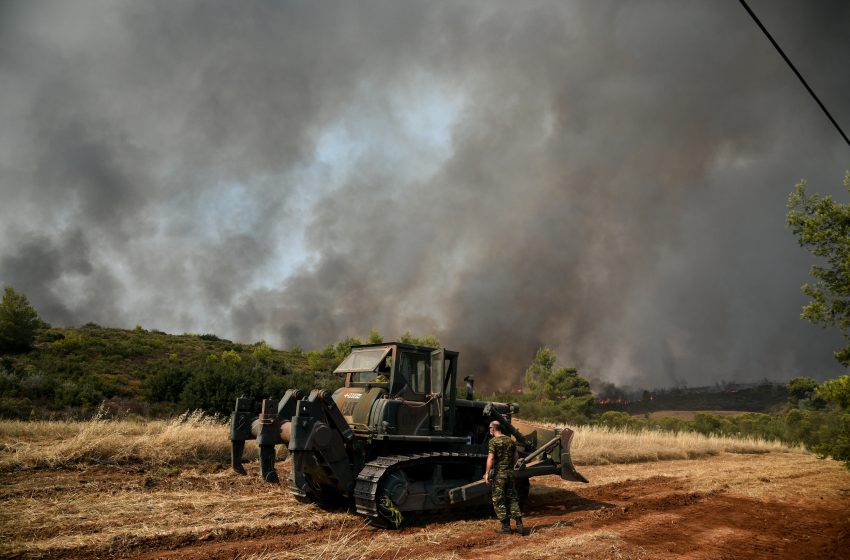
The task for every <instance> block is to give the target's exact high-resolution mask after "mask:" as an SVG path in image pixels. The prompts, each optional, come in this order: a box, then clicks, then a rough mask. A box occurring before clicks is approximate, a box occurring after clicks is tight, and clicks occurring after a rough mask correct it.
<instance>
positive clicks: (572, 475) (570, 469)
mask: <svg viewBox="0 0 850 560" xmlns="http://www.w3.org/2000/svg"><path fill="white" fill-rule="evenodd" d="M573 435H574V433H573V431H572V430H571V429H569V428H564V429H563V430H562V431H561V478H563V479H564V480H570V481H572V482H585V483H587V482H590V481H589V480H587V479H586V478H585V477H584V476H583V475H582V474H581V473H579V472H578V471H577V470H576V467H575V465H573V459H572V457H571V456H570V445H571V444H572V442H573Z"/></svg>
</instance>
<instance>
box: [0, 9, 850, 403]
mask: <svg viewBox="0 0 850 560" xmlns="http://www.w3.org/2000/svg"><path fill="white" fill-rule="evenodd" d="M751 5H752V6H753V8H754V9H755V10H756V12H757V13H759V14H760V15H761V17H762V19H763V21H764V23H765V24H766V25H767V26H768V28H769V29H771V30H772V32H773V33H774V36H775V37H776V38H777V40H778V41H779V42H780V44H782V45H783V47H784V48H785V50H786V52H787V53H788V54H789V56H791V58H792V60H794V61H795V63H796V64H797V66H798V68H799V69H800V70H801V72H803V74H804V75H805V76H807V77H808V79H809V81H810V83H811V85H812V87H813V88H814V89H815V91H817V92H818V93H819V95H820V96H821V98H822V99H823V101H824V102H825V103H826V105H827V106H828V107H829V108H830V110H831V111H832V112H833V115H834V116H835V117H836V119H837V120H838V121H839V122H840V123H842V124H843V126H844V128H845V129H848V128H850V97H848V96H847V92H848V91H850V87H849V86H850V70H848V68H850V67H848V65H847V64H846V60H847V57H848V55H850V35H848V34H847V33H846V30H847V29H848V28H850V5H848V4H847V3H846V2H826V1H822V2H807V3H800V2H790V1H787V2H781V3H780V2H766V1H760V2H755V1H753V2H752V3H751ZM0 123H2V127H0V196H2V206H0V220H2V221H0V235H2V237H0V282H2V283H3V284H11V285H13V286H15V287H16V288H17V289H19V290H21V291H23V292H25V293H26V294H27V295H28V296H29V297H30V299H31V301H32V302H33V303H34V305H35V306H36V307H37V309H38V310H39V311H40V313H41V315H42V316H43V318H44V319H45V320H47V321H50V322H53V323H56V324H63V325H74V324H81V323H85V322H87V321H96V322H99V323H102V324H104V325H115V326H124V327H132V326H133V325H135V324H142V325H144V326H145V327H148V328H158V329H162V330H166V331H169V332H178V333H179V332H184V331H192V332H215V333H217V334H219V335H221V336H226V337H228V338H232V339H234V340H241V341H245V342H252V341H256V340H259V339H266V340H268V341H269V342H270V343H271V344H273V345H276V346H279V347H284V348H287V347H291V346H293V345H296V344H297V345H300V346H302V347H305V348H313V347H320V346H323V345H325V344H327V343H329V342H333V341H335V340H338V339H339V338H341V337H344V336H347V335H359V336H364V335H365V334H366V333H368V332H369V330H370V329H371V328H373V327H374V328H377V329H378V330H379V331H380V332H381V333H383V334H384V335H385V336H386V337H387V338H393V337H395V336H397V335H399V334H401V333H402V332H404V331H407V330H409V331H411V332H413V333H414V334H422V335H424V334H429V333H430V334H435V335H437V336H438V337H439V338H440V340H441V341H443V343H444V344H445V345H446V346H448V347H450V348H452V349H457V350H459V351H461V353H462V356H461V360H462V364H461V365H462V367H463V369H464V372H465V373H473V374H476V376H477V378H478V379H479V380H480V381H479V382H480V383H481V385H482V386H483V388H485V389H486V388H487V387H490V388H495V387H507V386H510V385H513V384H516V383H517V382H518V380H519V378H520V376H521V373H522V371H523V370H524V369H525V367H526V366H527V364H528V363H529V361H530V359H531V357H532V356H533V354H534V351H535V350H536V348H537V347H539V346H540V345H543V344H548V345H550V346H551V347H553V349H554V350H555V351H556V353H557V354H558V355H559V356H560V358H561V361H562V364H564V365H575V366H577V367H579V368H580V370H581V371H582V372H583V373H585V374H587V375H590V376H594V377H597V378H601V379H605V380H608V381H613V382H617V383H632V384H638V385H645V386H665V385H670V384H683V383H687V384H690V385H701V384H709V383H713V382H715V381H718V380H720V379H724V380H727V381H732V380H739V381H747V380H756V379H761V378H765V377H767V378H772V379H787V378H788V377H790V376H792V375H799V374H805V375H812V376H815V377H819V378H823V377H827V376H832V375H834V374H835V373H836V372H837V370H838V369H839V366H838V365H837V363H836V362H835V361H834V360H833V358H832V356H831V352H832V350H834V349H835V348H838V347H839V346H840V344H841V339H840V337H839V336H838V335H836V334H835V333H833V332H832V331H828V330H822V329H820V328H817V327H813V326H811V325H808V324H806V323H803V322H802V321H800V319H799V308H800V306H801V305H802V303H804V301H805V298H804V297H803V295H802V294H801V293H800V291H799V286H800V284H802V283H803V282H804V281H805V280H806V274H807V271H808V266H809V265H810V264H811V258H810V257H809V256H808V255H807V254H806V253H805V251H803V250H802V249H800V248H799V247H797V244H796V241H795V239H794V238H793V236H792V235H791V234H790V232H789V231H788V230H787V229H786V228H785V225H784V215H785V202H786V197H787V194H788V192H790V191H791V189H792V188H793V186H794V184H795V183H796V182H797V181H798V180H799V179H800V178H803V177H805V178H807V179H808V180H809V182H810V185H811V188H812V190H816V191H820V192H827V193H832V194H837V195H838V196H840V197H844V196H845V195H844V194H843V193H841V191H840V187H841V177H842V176H843V173H844V170H845V169H846V168H847V167H850V163H848V162H850V151H848V148H847V146H846V145H844V144H842V141H841V138H840V137H839V136H838V134H837V133H836V132H835V130H834V129H833V128H832V127H831V125H830V124H829V122H828V121H827V120H826V118H825V117H824V115H823V114H822V113H821V112H820V109H819V108H818V107H817V106H816V105H815V104H814V102H813V101H812V100H811V99H810V97H809V96H808V94H807V93H806V92H805V90H804V89H803V88H802V86H801V85H800V84H799V82H798V81H797V79H796V78H795V77H794V75H793V74H792V73H791V72H790V70H789V69H788V68H787V67H786V66H785V64H784V62H782V60H781V59H780V58H779V55H778V54H777V53H776V52H775V51H774V50H773V48H772V47H771V46H770V44H769V43H768V42H767V40H766V39H765V38H764V36H763V35H761V32H760V31H759V30H758V29H757V28H756V27H755V25H754V23H753V22H752V21H751V20H750V19H749V16H748V15H747V14H746V12H744V11H743V9H742V8H741V7H740V6H739V5H738V4H737V3H735V2H732V1H729V2H722V3H721V2H696V1H693V2H682V1H676V2H673V1H654V2H640V3H635V2H628V3H617V2H598V1H593V2H590V1H586V2H560V1H551V2H544V1H539V2H523V3H516V2H492V1H481V2H463V3H440V2H425V1H422V2H395V1H365V2H356V3H355V2H348V1H344V2H338V3H333V2H240V3H230V2H188V1H186V2H167V1H162V2H142V3H139V2H107V1H103V2H96V1H90V2H75V3H68V2H58V1H57V2H53V3H50V2H38V3H35V2H17V3H16V2H5V3H2V4H0Z"/></svg>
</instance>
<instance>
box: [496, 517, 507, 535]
mask: <svg viewBox="0 0 850 560" xmlns="http://www.w3.org/2000/svg"><path fill="white" fill-rule="evenodd" d="M496 532H497V533H499V534H500V535H510V534H511V520H510V519H502V528H501V529H497V530H496Z"/></svg>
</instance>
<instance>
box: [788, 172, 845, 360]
mask: <svg viewBox="0 0 850 560" xmlns="http://www.w3.org/2000/svg"><path fill="white" fill-rule="evenodd" d="M806 186H807V185H806V181H800V182H799V183H798V184H797V186H796V188H795V189H794V192H792V193H791V195H790V196H789V197H788V214H787V216H786V218H787V222H788V226H789V227H790V228H791V231H792V232H794V235H795V236H797V241H798V242H799V244H800V246H801V247H805V248H807V249H808V250H809V252H811V253H812V254H813V255H814V256H816V257H818V258H819V259H822V263H823V264H815V265H812V267H811V270H810V274H811V275H812V276H813V277H814V278H815V282H814V283H813V284H808V283H806V284H803V286H802V289H803V293H805V294H806V295H807V296H809V297H810V298H811V301H809V302H808V303H807V304H806V305H805V306H803V310H802V313H801V317H802V318H803V319H806V320H807V321H809V322H811V323H813V324H822V325H823V326H824V327H826V326H832V327H837V328H838V330H839V331H840V332H841V334H842V335H843V336H844V339H845V341H847V345H846V346H845V347H844V348H841V349H839V350H837V351H836V352H835V358H836V359H837V360H838V361H839V362H841V363H842V364H843V365H844V366H848V365H850V203H847V204H843V203H840V202H835V201H834V200H832V198H831V197H830V196H820V195H817V194H812V195H808V194H807V193H806ZM844 187H845V188H846V189H847V190H848V191H850V171H848V172H846V173H845V175H844Z"/></svg>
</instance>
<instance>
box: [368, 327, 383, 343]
mask: <svg viewBox="0 0 850 560" xmlns="http://www.w3.org/2000/svg"><path fill="white" fill-rule="evenodd" d="M383 341H384V337H383V336H381V335H380V334H378V330H377V329H372V330H371V331H369V340H368V342H369V344H380V343H382V342H383Z"/></svg>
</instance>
